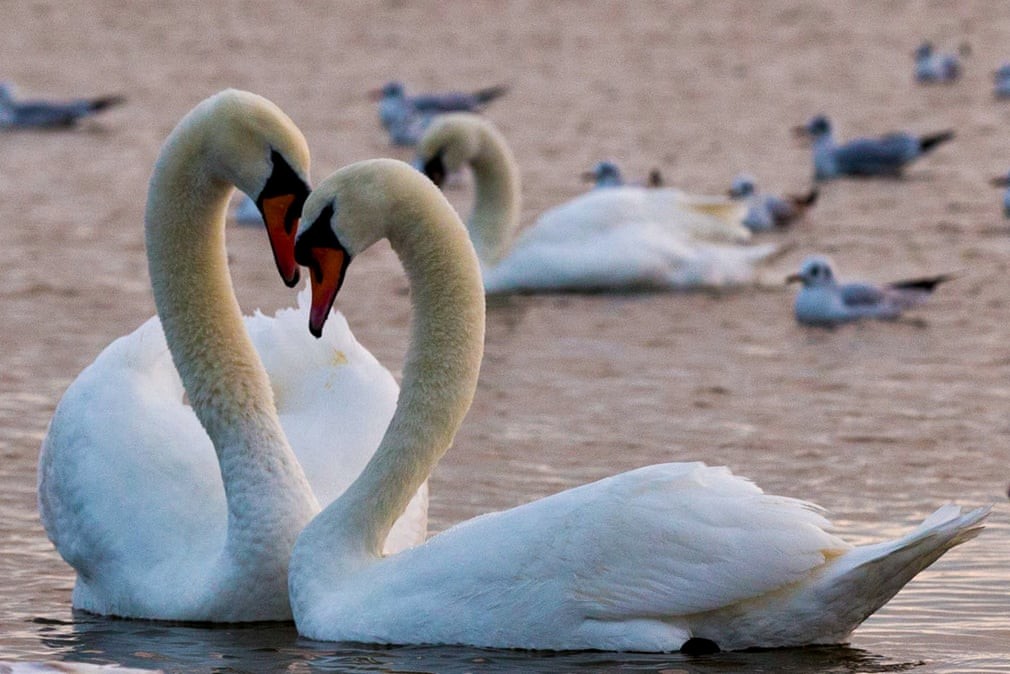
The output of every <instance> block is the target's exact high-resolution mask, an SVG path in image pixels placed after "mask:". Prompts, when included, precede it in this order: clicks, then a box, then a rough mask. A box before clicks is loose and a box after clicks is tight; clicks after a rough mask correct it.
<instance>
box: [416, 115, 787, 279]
mask: <svg viewBox="0 0 1010 674" xmlns="http://www.w3.org/2000/svg"><path fill="white" fill-rule="evenodd" d="M433 159H437V160H438V161H440V162H441V163H442V165H443V167H444V169H445V170H447V171H456V170H459V169H461V168H462V167H463V166H465V165H469V166H470V167H471V168H472V169H473V173H474V179H475V185H476V190H477V195H476V200H475V202H474V211H473V213H472V214H471V216H470V218H469V219H468V221H467V228H468V230H469V232H470V235H471V238H472V239H473V242H474V246H475V247H476V249H477V253H478V255H479V256H480V258H481V264H482V267H483V272H484V285H485V289H486V290H487V292H489V293H503V292H512V291H520V292H535V291H559V290H583V291H585V290H590V291H598V290H628V289H637V288H653V289H655V288H696V287H713V286H715V287H718V286H724V285H739V284H745V283H749V282H751V281H753V280H754V278H755V273H756V269H755V268H756V266H757V265H758V264H760V263H761V262H762V261H763V260H765V259H766V258H768V257H769V256H770V255H772V254H773V253H774V252H775V250H776V247H775V246H774V245H770V244H768V245H763V246H742V245H738V242H741V241H746V240H747V239H748V238H749V237H750V231H749V230H748V229H747V228H746V227H745V226H744V225H743V219H744V217H745V216H746V211H747V209H746V207H745V206H743V205H742V204H740V203H738V202H734V201H733V200H731V199H727V198H722V197H701V196H694V195H689V194H686V193H684V192H682V191H680V190H677V189H673V188H645V187H638V186H622V187H614V188H610V189H605V190H591V191H590V192H587V193H586V194H583V195H580V196H578V197H576V198H575V199H572V200H571V201H569V202H567V203H564V204H561V205H560V206H557V207H555V208H552V209H550V210H548V211H546V212H544V213H543V214H541V215H540V217H539V218H537V221H536V222H535V223H534V224H533V225H532V226H531V227H529V228H527V229H525V230H523V231H522V232H521V233H520V234H519V236H518V237H516V238H515V242H514V244H513V243H512V238H513V234H514V233H515V231H516V230H517V229H518V219H519V202H520V195H519V189H520V188H519V175H518V174H519V170H518V168H517V166H516V162H515V159H514V158H513V156H512V153H511V151H510V150H509V148H508V145H507V143H506V141H505V139H504V138H503V137H502V135H501V134H500V133H499V132H498V131H497V129H496V128H495V127H494V126H493V125H492V124H491V122H489V121H488V120H486V119H484V118H482V117H479V116H477V115H468V114H465V113H458V114H451V115H443V116H440V117H439V118H437V119H436V120H435V121H434V122H433V123H432V125H431V127H430V128H429V129H428V131H427V132H426V133H425V136H424V137H423V138H422V139H421V142H420V143H419V144H418V161H417V163H418V164H419V165H421V166H427V165H429V162H431V161H432V160H433Z"/></svg>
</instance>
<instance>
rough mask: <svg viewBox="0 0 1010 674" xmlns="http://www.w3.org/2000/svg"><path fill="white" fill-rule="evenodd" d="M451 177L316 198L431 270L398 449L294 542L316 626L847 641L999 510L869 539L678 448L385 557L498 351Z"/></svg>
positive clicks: (355, 169) (395, 173)
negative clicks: (450, 195)
mask: <svg viewBox="0 0 1010 674" xmlns="http://www.w3.org/2000/svg"><path fill="white" fill-rule="evenodd" d="M377 176H381V179H380V178H377ZM377 184H381V185H382V186H383V189H382V190H379V189H375V186H376V185H377ZM431 192H432V188H431V186H430V185H428V184H427V183H424V182H422V181H419V180H418V178H417V176H416V174H413V173H412V172H411V171H410V170H409V169H407V167H406V166H404V165H402V164H399V163H398V162H392V161H388V160H386V161H379V160H377V161H374V162H363V163H361V164H357V165H354V166H351V167H348V168H346V169H343V170H341V171H339V172H338V173H336V174H334V175H333V176H331V177H330V178H328V179H327V180H326V181H324V182H323V183H322V184H320V185H319V186H318V187H317V189H316V191H314V192H313V193H312V195H311V196H310V197H309V199H308V201H307V202H306V204H305V209H304V211H303V220H302V224H301V226H300V234H299V236H300V237H302V236H304V235H305V234H306V232H307V231H309V230H313V232H314V233H313V236H312V237H306V238H305V240H306V241H309V240H313V241H325V240H326V239H325V238H324V237H322V236H320V234H319V232H318V231H315V230H316V229H317V228H320V227H329V228H332V232H333V234H334V235H335V237H336V239H337V241H339V242H340V244H341V245H342V246H344V247H345V248H346V250H349V251H351V252H352V253H356V252H360V250H362V249H364V248H366V247H367V246H368V245H370V244H371V243H372V242H374V241H375V240H376V239H378V238H382V237H388V239H389V241H390V244H391V245H392V247H393V248H394V250H395V251H396V252H397V254H398V255H399V256H400V259H401V260H402V261H403V264H404V266H405V268H406V269H407V273H408V276H409V278H410V280H411V296H412V298H414V328H413V330H412V335H411V346H410V349H409V350H408V357H407V361H406V364H405V367H404V377H403V386H402V390H401V394H400V398H399V401H398V403H397V410H396V412H395V413H394V415H393V420H392V422H391V423H390V427H389V429H388V430H387V433H386V435H385V437H384V438H383V440H382V443H381V444H380V446H379V449H378V450H377V451H376V454H375V456H374V457H373V459H372V460H371V461H370V462H369V464H368V466H366V467H365V469H364V471H362V474H361V476H360V477H359V478H358V479H357V480H355V482H354V483H353V484H352V485H351V486H350V487H349V488H348V489H347V491H346V492H345V493H344V494H343V495H342V496H341V497H340V498H338V499H337V500H336V501H334V503H332V504H331V505H330V506H328V507H327V508H326V509H324V510H323V512H321V513H320V514H319V515H317V516H316V517H315V518H314V519H313V520H312V522H310V523H309V524H308V525H307V526H306V527H305V529H304V530H303V531H302V534H301V536H299V539H298V541H297V543H296V545H295V548H294V551H293V553H292V559H291V566H290V586H291V601H292V609H293V611H294V615H295V621H296V624H297V627H298V630H299V633H300V634H302V635H304V636H307V637H310V638H313V639H321V640H328V641H358V642H370V643H395V644H407V643H410V644H420V643H430V644H467V645H472V646H486V647H504V648H536V649H559V650H565V649H607V650H638V651H671V650H677V649H679V648H681V646H682V645H683V644H684V643H685V642H686V641H687V640H688V639H690V638H692V637H698V638H704V639H709V640H711V641H714V642H715V643H716V644H718V645H719V646H720V647H722V648H725V649H740V648H748V647H762V646H763V647H774V646H797V645H804V644H816V643H838V642H840V641H843V640H844V639H845V638H846V636H847V635H848V634H849V633H850V632H851V631H852V630H853V629H854V628H855V627H856V626H858V625H859V623H860V622H862V621H863V620H864V619H865V618H866V617H867V616H868V615H870V614H871V613H873V611H875V610H876V609H878V608H879V607H880V606H882V605H883V604H884V603H885V602H886V601H887V600H888V599H890V598H891V597H892V596H893V595H894V593H895V592H897V591H898V590H899V589H900V588H901V587H902V586H903V585H904V584H905V583H907V582H908V581H909V580H910V579H911V578H912V577H913V576H915V575H916V574H917V573H918V572H919V571H920V570H922V569H923V568H925V567H926V566H928V565H929V564H930V563H932V562H933V561H935V560H936V559H937V558H938V557H939V556H940V555H942V554H943V553H944V552H945V551H946V550H948V549H949V548H951V547H953V546H955V545H957V544H959V543H961V542H963V541H965V540H968V539H969V538H972V537H973V536H975V535H976V534H977V533H978V531H979V529H980V528H981V521H982V520H983V519H984V518H985V516H986V515H987V513H988V509H987V508H980V509H977V510H973V511H970V512H968V513H964V514H962V513H961V510H960V509H959V508H956V507H954V506H947V507H944V508H941V509H940V510H939V511H937V512H936V513H935V514H934V515H933V516H931V517H930V518H929V519H927V520H926V521H925V522H924V523H923V524H922V525H921V526H920V527H918V528H917V529H915V530H914V531H912V532H911V533H909V534H908V535H906V536H904V537H902V538H899V539H896V540H893V541H888V542H885V543H879V544H876V545H870V546H862V547H858V548H853V547H852V546H850V545H849V544H847V543H845V542H844V541H842V540H841V539H839V538H838V537H836V536H835V535H833V534H831V533H829V532H828V531H827V528H828V522H827V521H826V520H825V519H824V517H823V516H822V514H821V511H820V509H819V508H817V507H816V506H813V505H811V504H808V503H805V502H802V501H798V500H795V499H791V498H785V497H780V496H772V495H767V494H764V493H763V492H762V491H761V490H760V489H759V488H758V487H756V486H755V485H754V484H752V483H751V482H749V481H747V480H745V479H742V478H739V477H735V476H733V475H732V474H731V473H730V471H729V470H728V469H726V468H711V467H708V466H705V465H704V464H701V463H670V464H661V465H655V466H648V467H645V468H641V469H638V470H633V471H630V472H626V473H621V474H619V475H615V476H613V477H610V478H606V479H604V480H600V481H598V482H594V483H592V484H588V485H585V486H582V487H577V488H575V489H570V490H568V491H564V492H561V493H559V494H555V495H553V496H549V497H547V498H544V499H541V500H539V501H534V502H532V503H528V504H526V505H522V506H519V507H517V508H513V509H511V510H507V511H503V512H498V513H492V514H488V515H484V516H481V517H477V518H475V519H472V520H470V521H467V522H464V523H462V524H459V525H457V526H454V527H452V528H450V529H448V530H446V531H444V532H442V533H440V534H438V535H436V536H434V537H432V538H431V539H429V540H428V541H427V542H426V543H425V544H424V545H421V546H418V547H415V548H411V549H409V550H405V551H403V552H401V553H399V554H396V555H392V556H382V555H381V554H380V551H379V549H378V545H377V544H376V541H381V540H382V536H383V533H384V531H385V530H386V529H387V528H388V526H389V525H390V524H391V523H392V521H393V518H394V517H395V515H396V514H397V513H398V512H399V508H401V507H402V505H403V504H405V503H406V501H407V497H408V496H409V495H410V494H412V493H413V490H414V489H415V488H416V485H417V484H419V483H420V482H421V481H422V480H423V479H424V478H425V477H426V476H427V475H428V474H429V472H430V471H431V470H432V469H433V467H434V465H435V464H436V462H437V461H438V459H439V458H440V457H441V455H442V454H443V453H444V452H445V451H446V449H447V448H448V446H449V445H450V444H451V442H452V438H453V436H454V434H455V432H456V429H457V428H458V426H459V424H460V422H461V421H462V418H463V416H464V415H465V413H466V410H467V408H468V407H469V404H470V401H471V399H472V396H473V386H474V381H475V378H476V372H477V370H478V369H479V364H480V359H481V355H482V348H483V330H482V328H483V325H482V318H483V304H484V303H483V301H482V299H481V297H480V286H481V276H480V269H479V264H478V263H477V262H476V260H475V256H474V253H473V251H472V250H468V249H467V248H468V247H467V246H466V245H465V244H466V241H463V242H462V243H460V239H462V238H463V237H462V232H461V231H460V230H461V229H462V224H461V223H459V220H458V218H457V217H456V215H455V213H454V212H453V211H452V210H451V208H450V207H449V206H448V204H444V203H442V202H444V200H442V202H440V201H439V200H437V199H435V198H434V197H433V196H432V193H431ZM363 195H364V196H363ZM331 206H332V210H328V207H331ZM324 212H326V213H329V214H331V215H330V216H329V217H328V218H323V217H322V215H321V214H322V213H324ZM300 244H301V239H300V242H299V245H300ZM319 245H320V246H322V245H323V244H319Z"/></svg>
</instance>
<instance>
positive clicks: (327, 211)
mask: <svg viewBox="0 0 1010 674" xmlns="http://www.w3.org/2000/svg"><path fill="white" fill-rule="evenodd" d="M333 211H334V209H333V207H332V206H327V207H326V208H324V209H323V211H322V212H321V213H320V214H319V217H318V218H316V219H315V220H314V221H313V223H312V224H311V225H309V226H308V227H307V228H305V230H304V231H302V233H301V234H300V235H299V236H298V237H297V241H296V242H295V260H297V261H298V264H300V265H302V266H304V267H308V268H309V277H310V280H311V281H312V307H311V308H310V309H309V332H311V333H312V334H313V335H315V336H316V337H321V336H322V334H323V326H324V325H325V324H326V319H327V318H329V316H330V309H331V308H333V301H334V300H335V299H337V293H338V292H340V286H342V285H343V284H344V276H345V274H346V272H347V265H349V264H350V263H351V255H350V253H348V252H347V249H346V248H344V247H343V246H342V245H341V244H340V241H338V240H337V237H336V235H335V234H334V233H333V230H332V229H331V228H330V221H331V220H332V219H333Z"/></svg>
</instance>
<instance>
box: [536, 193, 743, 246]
mask: <svg viewBox="0 0 1010 674" xmlns="http://www.w3.org/2000/svg"><path fill="white" fill-rule="evenodd" d="M746 210H747V209H746V207H745V206H743V205H741V204H739V203H736V202H732V201H729V200H719V201H713V200H711V199H700V198H698V197H688V196H687V195H685V194H684V193H683V192H681V191H680V190H678V189H674V188H653V189H647V188H644V187H637V186H623V187H614V188H611V189H606V190H590V191H589V192H587V193H585V194H582V195H579V196H578V197H576V198H574V199H572V200H571V201H568V202H566V203H564V204H561V205H560V206H556V207H555V208H552V209H550V210H548V211H545V212H544V213H543V214H542V215H541V216H540V217H539V218H538V219H537V221H536V223H535V224H534V225H533V227H531V228H529V229H528V230H526V231H525V232H523V234H522V235H521V237H520V239H519V241H518V242H517V243H516V246H517V247H518V246H519V245H522V244H528V243H531V242H532V241H537V242H542V243H545V244H546V243H556V242H559V241H562V240H569V241H570V240H573V239H584V240H588V239H592V238H594V237H596V236H599V235H600V234H601V233H604V232H607V231H610V230H613V229H616V228H619V227H634V226H637V225H638V224H640V223H654V224H658V225H663V226H667V227H669V228H671V229H672V230H674V231H675V232H677V233H680V234H682V235H683V236H685V237H686V238H691V239H697V240H700V241H746V240H747V239H749V238H750V232H749V230H748V229H747V228H746V227H744V226H743V219H744V217H745V216H746Z"/></svg>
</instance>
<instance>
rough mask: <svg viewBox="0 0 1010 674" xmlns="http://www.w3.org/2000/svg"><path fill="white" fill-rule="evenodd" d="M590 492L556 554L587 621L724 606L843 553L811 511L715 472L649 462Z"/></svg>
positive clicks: (787, 581) (798, 576)
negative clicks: (566, 562) (566, 565)
mask: <svg viewBox="0 0 1010 674" xmlns="http://www.w3.org/2000/svg"><path fill="white" fill-rule="evenodd" d="M593 487H594V488H593V490H592V491H593V492H595V493H593V494H592V495H591V498H589V499H586V502H585V503H584V504H583V506H582V507H581V508H580V511H581V516H580V518H579V519H578V520H575V521H572V522H571V528H570V531H569V532H568V535H566V536H565V538H564V539H563V540H564V543H563V548H566V549H567V552H565V553H563V554H564V557H565V558H566V559H570V560H572V563H571V571H572V573H573V574H575V578H577V580H576V581H573V583H572V585H571V589H572V592H573V593H574V595H575V598H576V600H577V601H579V602H580V603H581V605H582V606H583V608H584V610H585V612H586V615H587V616H589V617H592V618H595V619H600V620H621V619H630V618H635V617H642V616H676V615H686V614H692V613H699V612H704V611H709V610H713V609H717V608H721V607H725V606H728V605H730V604H733V603H736V602H739V601H743V600H747V599H751V598H755V597H758V596H761V595H762V594H765V593H767V592H771V591H774V590H777V589H779V588H782V587H784V586H786V585H789V584H791V583H795V582H797V581H800V580H803V579H804V578H806V577H807V576H808V575H809V574H810V573H811V571H813V570H814V569H816V568H818V567H819V566H821V565H822V564H823V563H824V562H825V561H826V560H827V559H829V558H831V557H833V556H835V555H837V554H839V553H841V552H843V551H845V550H848V549H849V547H850V546H848V545H847V544H846V543H844V542H843V541H841V540H840V539H838V538H837V537H835V536H833V535H831V534H829V533H827V532H826V531H825V529H826V527H827V526H828V522H827V521H826V520H825V519H824V518H823V516H822V515H821V514H820V512H819V511H818V510H817V509H816V507H814V506H811V505H809V504H807V503H804V502H801V501H797V500H794V499H789V498H785V497H779V496H770V495H766V494H764V493H763V492H761V490H760V489H759V488H758V487H756V486H755V485H753V484H752V483H750V482H749V481H747V480H744V479H742V478H738V477H735V476H733V475H732V474H731V473H730V472H729V470H728V469H725V468H710V467H706V466H704V465H702V464H664V465H658V466H650V467H648V468H643V469H640V470H636V471H632V472H630V473H623V474H621V475H617V476H615V477H613V478H610V479H608V480H604V481H601V482H599V483H596V485H593ZM586 522H596V523H598V526H596V527H591V528H590V527H586V526H585V523H586Z"/></svg>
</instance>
